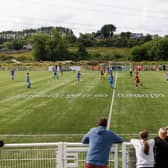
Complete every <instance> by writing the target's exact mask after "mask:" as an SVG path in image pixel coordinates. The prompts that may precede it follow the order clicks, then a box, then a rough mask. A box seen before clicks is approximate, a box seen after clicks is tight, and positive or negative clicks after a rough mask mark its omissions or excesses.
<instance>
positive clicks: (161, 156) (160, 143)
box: [154, 128, 168, 168]
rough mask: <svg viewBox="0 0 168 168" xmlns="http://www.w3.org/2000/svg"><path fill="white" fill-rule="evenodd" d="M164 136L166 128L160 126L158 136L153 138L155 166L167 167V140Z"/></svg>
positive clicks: (159, 167)
mask: <svg viewBox="0 0 168 168" xmlns="http://www.w3.org/2000/svg"><path fill="white" fill-rule="evenodd" d="M166 136H167V130H166V128H160V129H159V133H158V137H155V138H154V140H155V146H154V156H155V166H154V167H155V168H168V142H167V140H166Z"/></svg>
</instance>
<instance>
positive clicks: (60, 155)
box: [56, 142, 64, 168]
mask: <svg viewBox="0 0 168 168" xmlns="http://www.w3.org/2000/svg"><path fill="white" fill-rule="evenodd" d="M56 156H57V159H56V168H63V157H64V156H63V143H62V142H60V143H59V144H58V151H57V155H56Z"/></svg>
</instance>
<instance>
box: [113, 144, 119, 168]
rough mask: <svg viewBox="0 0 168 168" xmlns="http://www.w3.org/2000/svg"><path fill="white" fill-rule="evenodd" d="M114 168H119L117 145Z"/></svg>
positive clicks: (116, 147) (116, 146)
mask: <svg viewBox="0 0 168 168" xmlns="http://www.w3.org/2000/svg"><path fill="white" fill-rule="evenodd" d="M114 168H118V145H117V144H115V148H114Z"/></svg>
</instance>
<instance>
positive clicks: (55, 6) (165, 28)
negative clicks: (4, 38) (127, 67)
mask: <svg viewBox="0 0 168 168" xmlns="http://www.w3.org/2000/svg"><path fill="white" fill-rule="evenodd" d="M0 2H1V3H0V31H4V30H23V29H28V28H39V27H42V26H63V27H67V28H70V29H72V30H73V32H74V33H75V34H76V35H77V34H79V32H81V33H86V32H88V33H91V32H96V31H97V30H99V29H100V28H101V27H102V26H103V25H104V24H113V25H115V26H116V27H117V32H126V31H131V32H136V33H141V32H142V33H144V34H146V33H150V34H159V35H165V34H168V0H0Z"/></svg>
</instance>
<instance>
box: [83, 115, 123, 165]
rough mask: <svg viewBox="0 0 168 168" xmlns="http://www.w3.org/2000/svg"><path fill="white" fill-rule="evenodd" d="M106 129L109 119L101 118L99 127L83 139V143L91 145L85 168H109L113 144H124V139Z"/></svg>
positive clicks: (91, 130) (92, 129)
mask: <svg viewBox="0 0 168 168" xmlns="http://www.w3.org/2000/svg"><path fill="white" fill-rule="evenodd" d="M106 127H107V119H106V118H100V119H99V121H98V127H96V128H91V129H90V131H89V132H88V133H87V134H86V135H85V136H84V137H83V139H82V143H84V144H89V149H88V153H87V158H86V164H85V168H107V164H108V158H109V153H110V149H111V146H112V144H113V143H122V142H123V140H122V138H120V137H119V136H118V135H116V134H115V133H113V132H112V131H110V130H107V129H106Z"/></svg>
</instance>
